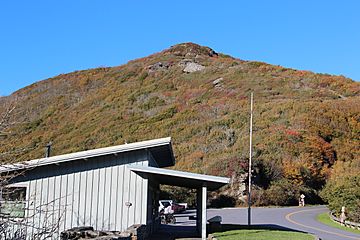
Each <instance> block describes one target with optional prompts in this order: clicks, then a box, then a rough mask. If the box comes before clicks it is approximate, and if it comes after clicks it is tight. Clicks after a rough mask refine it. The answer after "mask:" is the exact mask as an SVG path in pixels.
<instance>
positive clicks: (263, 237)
mask: <svg viewBox="0 0 360 240" xmlns="http://www.w3.org/2000/svg"><path fill="white" fill-rule="evenodd" d="M214 235H215V237H216V238H217V239H219V240H232V239H247V240H289V239H291V240H314V236H313V235H310V234H306V233H300V232H292V231H281V230H272V229H243V230H232V231H226V232H221V233H214Z"/></svg>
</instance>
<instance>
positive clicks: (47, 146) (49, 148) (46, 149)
mask: <svg viewBox="0 0 360 240" xmlns="http://www.w3.org/2000/svg"><path fill="white" fill-rule="evenodd" d="M51 144H52V142H49V143H48V144H46V148H45V157H46V158H48V157H50V153H51Z"/></svg>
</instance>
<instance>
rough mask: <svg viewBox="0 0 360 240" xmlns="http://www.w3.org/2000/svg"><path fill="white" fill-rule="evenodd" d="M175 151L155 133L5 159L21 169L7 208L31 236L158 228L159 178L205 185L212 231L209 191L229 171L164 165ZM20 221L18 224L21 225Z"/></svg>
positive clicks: (202, 210)
mask: <svg viewBox="0 0 360 240" xmlns="http://www.w3.org/2000/svg"><path fill="white" fill-rule="evenodd" d="M174 164H175V158H174V154H173V149H172V144H171V139H170V138H162V139H155V140H150V141H143V142H136V143H130V144H124V145H119V146H113V147H107V148H100V149H94V150H89V151H82V152H76V153H70V154H65V155H59V156H53V157H48V158H42V159H36V160H31V161H28V162H24V163H20V164H14V165H6V166H1V167H0V174H2V175H3V176H5V175H7V176H9V175H11V174H13V173H16V174H15V175H14V177H13V178H11V179H10V180H9V184H8V185H7V186H6V187H5V188H3V191H2V194H1V199H0V200H1V207H0V213H1V215H2V216H3V217H4V216H5V217H8V218H13V219H15V221H18V222H19V224H18V225H21V227H22V229H23V230H24V231H25V232H27V234H28V236H30V238H31V236H34V234H37V233H38V232H39V231H44V230H45V229H46V230H47V231H51V229H54V233H53V238H54V239H57V238H59V234H60V233H61V232H62V231H63V230H66V229H69V228H73V227H76V226H93V227H94V228H95V229H97V230H117V231H123V230H126V229H127V228H128V227H129V226H131V225H133V224H143V225H146V229H147V232H148V233H149V234H151V233H152V232H154V231H156V229H157V226H158V224H159V221H158V210H157V209H158V199H159V185H160V184H167V185H173V186H182V187H188V188H193V189H197V229H198V230H199V233H200V234H201V236H202V238H205V237H206V193H207V191H208V190H216V189H218V188H220V187H221V186H223V185H225V184H227V183H228V182H229V179H228V178H222V177H215V176H209V175H202V174H194V173H189V172H182V171H174V170H169V169H164V167H169V166H173V165H174ZM14 229H17V228H14Z"/></svg>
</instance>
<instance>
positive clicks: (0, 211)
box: [0, 187, 26, 218]
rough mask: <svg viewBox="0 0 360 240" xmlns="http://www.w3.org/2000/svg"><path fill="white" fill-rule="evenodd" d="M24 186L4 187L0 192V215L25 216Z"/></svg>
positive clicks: (10, 216)
mask: <svg viewBox="0 0 360 240" xmlns="http://www.w3.org/2000/svg"><path fill="white" fill-rule="evenodd" d="M25 205H26V187H4V188H2V189H1V192H0V216H1V217H9V218H23V217H25Z"/></svg>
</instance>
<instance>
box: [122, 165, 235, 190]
mask: <svg viewBox="0 0 360 240" xmlns="http://www.w3.org/2000/svg"><path fill="white" fill-rule="evenodd" d="M127 168H128V169H130V170H131V171H133V172H136V173H138V174H139V175H144V176H145V177H146V176H151V177H154V178H155V179H156V180H157V181H158V182H159V183H160V184H166V185H172V186H180V187H187V188H200V187H202V186H207V188H208V189H209V190H211V191H213V190H216V189H218V188H220V187H222V186H224V185H226V184H228V183H229V181H230V179H229V178H225V177H217V176H211V175H205V174H197V173H190V172H183V171H176V170H170V169H163V168H155V167H146V166H134V165H128V166H127Z"/></svg>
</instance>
